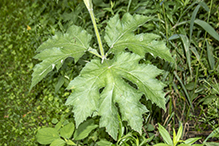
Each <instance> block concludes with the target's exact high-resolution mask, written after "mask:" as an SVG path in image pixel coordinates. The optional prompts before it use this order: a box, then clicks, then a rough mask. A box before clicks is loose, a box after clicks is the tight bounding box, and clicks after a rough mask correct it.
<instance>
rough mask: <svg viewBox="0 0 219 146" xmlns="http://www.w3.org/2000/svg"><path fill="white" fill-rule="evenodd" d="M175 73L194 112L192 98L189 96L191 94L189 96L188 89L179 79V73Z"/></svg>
mask: <svg viewBox="0 0 219 146" xmlns="http://www.w3.org/2000/svg"><path fill="white" fill-rule="evenodd" d="M173 73H174V75H175V77H176V78H177V80H178V81H179V83H180V84H181V86H182V88H183V90H184V92H185V94H186V97H187V100H188V102H189V104H190V106H191V107H192V110H193V111H194V107H193V105H192V102H191V98H190V96H189V94H188V92H187V90H186V87H185V86H184V84H183V82H182V80H181V79H180V78H179V76H178V75H177V73H176V72H175V71H174V72H173Z"/></svg>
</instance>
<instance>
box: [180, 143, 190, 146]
mask: <svg viewBox="0 0 219 146" xmlns="http://www.w3.org/2000/svg"><path fill="white" fill-rule="evenodd" d="M178 146H191V145H190V144H184V143H182V144H179V145H178Z"/></svg>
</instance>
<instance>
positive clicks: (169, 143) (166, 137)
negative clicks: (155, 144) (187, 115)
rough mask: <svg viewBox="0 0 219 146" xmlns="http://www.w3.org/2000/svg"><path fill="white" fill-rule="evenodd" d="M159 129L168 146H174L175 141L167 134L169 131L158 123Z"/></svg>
mask: <svg viewBox="0 0 219 146" xmlns="http://www.w3.org/2000/svg"><path fill="white" fill-rule="evenodd" d="M158 125H159V127H158V130H159V133H160V135H161V136H162V138H163V140H164V141H165V142H166V143H167V144H168V145H173V141H172V139H171V137H170V134H169V133H168V132H167V130H166V129H165V128H164V127H163V126H162V125H160V124H159V123H158Z"/></svg>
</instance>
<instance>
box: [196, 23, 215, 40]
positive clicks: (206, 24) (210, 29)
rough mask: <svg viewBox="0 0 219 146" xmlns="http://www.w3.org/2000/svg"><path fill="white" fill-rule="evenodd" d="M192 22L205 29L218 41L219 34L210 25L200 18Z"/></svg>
mask: <svg viewBox="0 0 219 146" xmlns="http://www.w3.org/2000/svg"><path fill="white" fill-rule="evenodd" d="M194 22H195V23H196V24H198V25H199V26H201V27H202V28H203V29H204V30H205V31H207V32H208V33H209V34H210V35H211V36H212V37H213V38H215V39H216V40H218V41H219V35H218V33H217V32H216V31H215V30H214V28H213V27H212V26H211V25H209V24H208V23H206V22H205V21H203V20H200V19H196V20H195V21H194Z"/></svg>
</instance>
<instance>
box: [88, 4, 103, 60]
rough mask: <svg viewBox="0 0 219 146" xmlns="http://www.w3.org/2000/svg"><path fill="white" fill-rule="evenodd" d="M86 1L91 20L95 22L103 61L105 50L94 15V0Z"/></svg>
mask: <svg viewBox="0 0 219 146" xmlns="http://www.w3.org/2000/svg"><path fill="white" fill-rule="evenodd" d="M84 3H85V5H86V7H87V9H88V12H89V14H90V17H91V20H92V23H93V26H94V31H95V34H96V38H97V41H98V44H99V49H100V54H101V57H102V61H103V60H104V59H105V55H104V50H103V45H102V41H101V37H100V34H99V31H98V29H97V24H96V21H95V17H94V11H93V5H92V0H84Z"/></svg>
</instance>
